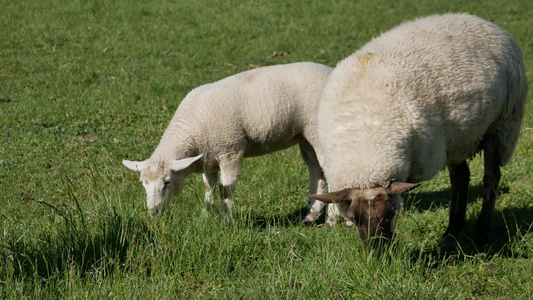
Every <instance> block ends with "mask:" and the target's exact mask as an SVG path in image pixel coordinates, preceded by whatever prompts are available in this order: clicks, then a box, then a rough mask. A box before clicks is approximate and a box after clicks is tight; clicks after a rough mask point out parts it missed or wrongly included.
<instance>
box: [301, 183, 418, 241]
mask: <svg viewBox="0 0 533 300" xmlns="http://www.w3.org/2000/svg"><path fill="white" fill-rule="evenodd" d="M420 184H421V183H404V182H393V183H391V184H390V186H388V187H386V188H383V187H375V188H371V189H358V188H353V189H344V190H341V191H337V192H333V193H329V194H321V195H311V197H313V198H315V199H317V200H320V201H323V202H326V203H337V204H338V205H339V208H340V211H341V212H342V213H343V214H344V215H345V217H347V218H348V219H350V220H351V221H352V222H354V224H356V226H357V231H358V233H359V237H360V238H361V240H362V241H363V243H364V244H365V246H368V241H370V247H374V246H375V245H378V244H379V243H376V242H375V241H376V240H377V241H379V240H385V241H388V240H390V239H391V238H392V234H393V232H394V220H395V216H396V211H397V210H398V209H399V207H397V206H398V204H397V203H399V202H400V201H401V198H400V195H401V194H402V193H404V192H407V191H409V190H412V189H414V188H416V187H417V186H419V185H420Z"/></svg>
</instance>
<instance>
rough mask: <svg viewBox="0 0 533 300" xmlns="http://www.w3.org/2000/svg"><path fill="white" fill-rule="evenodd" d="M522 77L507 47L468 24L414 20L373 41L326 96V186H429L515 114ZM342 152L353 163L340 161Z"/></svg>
mask: <svg viewBox="0 0 533 300" xmlns="http://www.w3.org/2000/svg"><path fill="white" fill-rule="evenodd" d="M521 72H523V64H522V62H521V53H520V50H519V49H518V46H517V45H516V43H515V42H514V41H513V39H512V38H511V37H510V36H509V35H508V34H507V33H506V32H505V31H503V30H502V29H500V28H498V27H497V26H495V25H493V24H491V23H488V22H486V21H483V20H482V19H479V18H477V17H474V16H470V15H452V14H450V15H442V16H432V17H428V18H424V19H419V20H415V21H412V22H408V23H405V24H402V25H400V26H398V27H396V28H394V29H392V30H391V31H389V32H386V33H384V34H383V35H381V36H380V37H377V38H375V39H373V40H372V41H371V42H370V43H368V44H367V45H365V46H364V47H363V48H361V49H360V50H359V51H357V52H356V53H354V54H353V55H351V56H349V57H348V58H346V59H345V60H343V61H341V62H340V63H339V64H338V65H337V67H336V68H335V69H334V71H333V72H332V74H331V77H330V80H329V81H328V84H327V85H326V87H325V91H324V97H323V98H322V102H321V106H320V114H319V128H320V129H319V135H320V138H321V144H322V146H323V147H328V146H327V145H329V147H328V149H324V151H325V155H326V161H325V163H324V169H325V172H326V176H327V177H328V181H329V182H330V183H332V180H331V179H330V176H335V177H338V180H339V181H340V182H343V181H344V183H343V184H340V188H344V187H347V186H351V187H353V186H357V185H361V186H362V187H365V186H373V185H383V184H387V183H388V182H390V181H392V180H406V179H407V177H410V178H416V179H417V180H425V179H429V178H431V177H433V176H434V175H435V174H436V173H437V172H438V171H439V170H440V169H442V168H443V167H444V165H445V164H450V163H457V162H460V161H462V160H464V159H466V158H469V157H471V156H472V155H474V154H475V153H476V152H477V151H478V150H479V145H480V142H481V140H482V137H483V135H484V134H485V133H486V132H487V130H489V128H490V127H491V126H497V125H498V124H499V123H500V122H501V120H504V119H507V118H508V117H509V116H508V115H509V114H510V111H511V110H512V109H509V108H510V107H511V108H512V107H516V106H517V105H518V106H520V105H519V104H517V102H520V101H522V100H521V98H523V97H514V98H513V97H511V96H510V91H509V88H510V85H509V83H510V82H512V81H513V80H514V81H516V77H520V76H522V75H523V74H522V75H520V73H521ZM523 77H525V75H523ZM518 85H520V84H518ZM339 124H342V125H339ZM336 125H338V126H339V127H337V128H336V127H335V126H336ZM332 133H333V134H332ZM340 140H342V142H339V141H340ZM339 143H342V147H338V144H339ZM515 143H516V140H514V142H511V143H510V146H509V147H512V148H514V144H515ZM346 148H349V149H350V151H345V150H343V149H346ZM366 148H368V149H367V150H365V151H361V149H366ZM342 152H344V153H348V156H349V160H350V162H352V163H346V162H344V163H342V162H338V161H336V160H337V159H338V158H337V157H339V156H340V155H341V154H342ZM366 153H369V154H368V155H369V156H370V157H371V158H369V157H364V155H367V154H366ZM511 153H512V150H511ZM350 154H353V155H350ZM362 155H363V156H362ZM343 156H344V157H346V156H347V155H346V154H344V155H343ZM328 161H329V162H328ZM328 169H329V170H335V172H328ZM339 170H341V172H339ZM361 170H362V171H361ZM328 173H337V174H341V173H342V175H331V174H330V176H328ZM354 174H356V175H354ZM341 176H345V177H346V176H347V177H348V178H349V179H346V178H344V179H343V178H341ZM333 181H335V180H333ZM333 184H335V183H333Z"/></svg>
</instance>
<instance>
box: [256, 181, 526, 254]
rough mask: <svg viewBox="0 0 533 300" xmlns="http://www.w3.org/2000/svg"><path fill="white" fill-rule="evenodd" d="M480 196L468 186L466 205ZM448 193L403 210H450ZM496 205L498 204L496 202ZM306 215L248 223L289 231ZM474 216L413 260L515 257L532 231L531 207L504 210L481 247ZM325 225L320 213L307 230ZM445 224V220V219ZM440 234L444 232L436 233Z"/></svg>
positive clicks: (408, 202)
mask: <svg viewBox="0 0 533 300" xmlns="http://www.w3.org/2000/svg"><path fill="white" fill-rule="evenodd" d="M507 193H509V187H508V186H505V185H503V186H502V187H500V192H499V194H500V195H504V194H507ZM482 194H483V186H482V185H481V184H478V185H472V186H470V188H469V193H468V205H471V204H473V203H476V202H477V201H480V200H479V199H480V198H482ZM450 198H451V191H450V189H449V188H447V189H443V190H439V191H427V192H418V193H412V194H410V195H405V196H404V199H405V209H406V210H410V211H413V210H416V211H428V210H429V211H432V210H438V209H446V210H447V209H448V208H449V206H450ZM496 201H498V200H496ZM306 213H307V209H306V207H302V208H300V209H296V210H294V211H292V212H290V213H288V214H285V215H284V214H276V215H275V216H268V217H265V216H260V215H255V214H252V215H251V216H250V217H251V220H252V222H253V226H254V227H256V228H258V229H261V230H262V229H265V228H267V227H276V226H281V227H293V226H299V224H301V222H302V220H303V218H304V217H305V215H306ZM477 216H478V213H475V214H473V215H472V216H471V217H469V218H467V220H466V223H465V227H464V228H463V230H462V231H461V233H460V234H459V235H458V236H457V237H448V238H446V239H444V240H442V241H441V243H439V245H438V247H437V248H434V249H431V250H429V252H428V251H420V249H416V250H414V252H413V257H418V256H419V255H420V253H425V254H431V255H433V256H435V255H436V256H440V257H446V256H450V255H454V254H457V253H459V252H460V253H462V254H464V255H467V256H476V255H478V254H481V253H483V254H484V255H487V256H493V255H495V254H498V255H500V256H504V257H505V256H508V257H511V256H515V254H514V253H513V252H512V249H511V248H510V247H509V244H510V243H511V242H513V241H516V240H517V239H518V240H519V239H521V237H523V236H524V235H525V234H526V233H528V232H530V231H531V230H532V229H533V207H530V206H527V205H523V206H514V207H506V208H504V209H502V210H495V211H494V214H493V217H492V222H491V227H490V230H489V240H488V242H487V243H485V244H482V245H481V244H478V243H476V241H475V226H476V222H477ZM324 222H325V213H324V212H322V214H321V215H320V217H319V218H318V219H317V220H316V221H315V222H313V223H312V224H311V225H310V226H317V227H320V226H323V224H324ZM446 222H447V219H446ZM437 234H439V235H440V234H444V232H441V233H437ZM421 247H422V245H421Z"/></svg>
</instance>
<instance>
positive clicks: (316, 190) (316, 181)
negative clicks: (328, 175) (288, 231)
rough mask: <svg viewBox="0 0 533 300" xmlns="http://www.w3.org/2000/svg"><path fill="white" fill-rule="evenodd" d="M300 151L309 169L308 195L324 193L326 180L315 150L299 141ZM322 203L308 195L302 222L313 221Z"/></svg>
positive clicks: (308, 222) (318, 213)
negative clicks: (305, 212)
mask: <svg viewBox="0 0 533 300" xmlns="http://www.w3.org/2000/svg"><path fill="white" fill-rule="evenodd" d="M300 153H301V154H302V158H303V160H304V162H305V164H306V165H307V168H308V169H309V195H311V194H322V193H324V189H325V188H326V180H325V178H324V172H323V171H322V167H320V164H319V163H318V159H317V157H316V153H315V150H314V149H313V147H312V146H311V145H310V144H309V143H308V142H307V141H305V142H302V143H300ZM324 205H325V204H324V203H323V202H322V201H319V200H315V199H313V198H311V197H309V199H308V201H307V214H306V216H305V218H304V219H303V223H304V224H310V223H312V222H314V221H315V220H316V219H317V218H318V216H319V215H320V212H321V211H322V209H323V208H324Z"/></svg>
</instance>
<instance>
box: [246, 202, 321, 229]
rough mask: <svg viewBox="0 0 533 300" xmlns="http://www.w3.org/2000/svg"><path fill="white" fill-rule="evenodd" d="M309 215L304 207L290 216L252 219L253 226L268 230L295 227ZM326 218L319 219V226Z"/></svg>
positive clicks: (257, 216)
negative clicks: (279, 227) (269, 228)
mask: <svg viewBox="0 0 533 300" xmlns="http://www.w3.org/2000/svg"><path fill="white" fill-rule="evenodd" d="M306 214H307V208H306V207H305V206H304V207H302V208H300V209H296V210H294V211H293V212H291V213H289V214H286V215H284V214H275V215H274V216H260V215H256V214H253V213H252V214H251V216H250V219H251V220H252V222H253V226H254V227H255V228H258V229H261V230H262V229H266V228H268V227H277V226H281V227H294V226H298V225H299V224H300V223H302V220H303V218H304V217H305V215H306ZM324 220H325V216H324V214H321V216H320V217H319V218H318V219H317V221H316V222H317V224H322V223H324Z"/></svg>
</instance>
